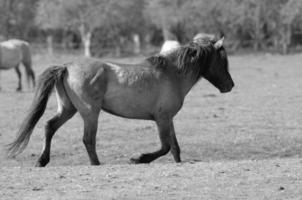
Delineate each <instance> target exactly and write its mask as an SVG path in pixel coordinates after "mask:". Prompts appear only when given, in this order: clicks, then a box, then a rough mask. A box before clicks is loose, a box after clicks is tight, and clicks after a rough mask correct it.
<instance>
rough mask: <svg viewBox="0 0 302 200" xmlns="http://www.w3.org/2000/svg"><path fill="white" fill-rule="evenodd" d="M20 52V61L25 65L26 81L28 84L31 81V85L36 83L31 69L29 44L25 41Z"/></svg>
mask: <svg viewBox="0 0 302 200" xmlns="http://www.w3.org/2000/svg"><path fill="white" fill-rule="evenodd" d="M21 49H22V53H23V60H22V63H23V65H24V67H25V73H26V77H27V83H28V85H30V81H32V84H33V87H35V85H36V80H35V73H34V71H33V69H32V60H31V52H30V47H29V44H28V43H27V42H26V43H24V44H23V45H22V46H21Z"/></svg>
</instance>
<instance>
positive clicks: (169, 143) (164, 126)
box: [130, 119, 180, 164]
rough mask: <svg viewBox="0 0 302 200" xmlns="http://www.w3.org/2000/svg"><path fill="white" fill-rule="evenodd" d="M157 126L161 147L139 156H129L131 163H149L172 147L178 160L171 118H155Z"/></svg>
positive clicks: (177, 149) (177, 148)
mask: <svg viewBox="0 0 302 200" xmlns="http://www.w3.org/2000/svg"><path fill="white" fill-rule="evenodd" d="M156 123H157V127H158V132H159V138H160V141H161V148H160V149H159V150H157V151H155V152H152V153H144V154H141V155H140V156H139V157H135V158H131V159H130V162H131V163H136V164H137V163H150V162H152V161H153V160H155V159H157V158H158V157H160V156H163V155H166V154H167V153H168V152H169V150H170V149H171V148H172V153H173V156H174V154H175V156H174V158H175V157H176V158H177V161H180V158H179V155H178V156H177V153H178V154H179V152H180V151H179V146H178V144H177V140H176V137H175V133H174V127H173V121H172V119H165V120H162V119H161V120H157V121H156Z"/></svg>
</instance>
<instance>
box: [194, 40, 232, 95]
mask: <svg viewBox="0 0 302 200" xmlns="http://www.w3.org/2000/svg"><path fill="white" fill-rule="evenodd" d="M223 40H224V37H221V38H220V39H218V40H217V39H216V40H215V39H211V40H210V44H209V45H211V46H212V47H213V50H212V53H211V56H210V59H209V60H208V62H207V64H208V66H207V68H206V70H205V71H204V72H203V77H204V78H205V79H207V80H208V81H209V82H210V83H212V84H213V85H214V86H215V87H216V88H218V89H219V90H220V92H222V93H225V92H230V91H231V90H232V88H233V87H234V82H233V80H232V77H231V75H230V73H229V67H228V57H227V53H226V50H225V49H224V47H223ZM194 41H195V42H198V41H196V39H195V38H194Z"/></svg>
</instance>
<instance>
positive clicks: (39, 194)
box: [0, 159, 302, 200]
mask: <svg viewBox="0 0 302 200" xmlns="http://www.w3.org/2000/svg"><path fill="white" fill-rule="evenodd" d="M0 172H1V174H2V176H1V177H0V181H1V183H5V184H3V185H2V186H1V189H0V196H2V199H16V200H19V199H24V200H25V199H28V200H31V199H74V200H77V199H255V200H256V199H257V200H260V199H270V200H271V199H282V200H285V199H301V197H302V187H301V186H302V160H297V159H283V160H280V159H276V160H265V161H239V162H238V161H235V162H230V161H228V162H210V163H208V162H204V163H183V164H150V165H135V166H134V165H105V166H102V167H90V166H76V167H73V166H67V167H49V168H43V169H39V168H27V167H25V168H20V167H13V168H2V169H1V170H0ZM0 198H1V197H0Z"/></svg>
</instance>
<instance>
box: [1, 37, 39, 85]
mask: <svg viewBox="0 0 302 200" xmlns="http://www.w3.org/2000/svg"><path fill="white" fill-rule="evenodd" d="M20 63H22V64H23V66H24V67H25V72H26V75H27V82H28V85H30V81H31V82H32V85H33V87H35V73H34V71H33V69H32V60H31V53H30V48H29V43H28V42H25V41H23V40H18V39H11V40H7V41H4V42H1V43H0V70H8V69H12V68H14V69H15V71H16V73H17V76H18V87H17V91H21V90H22V74H21V71H20V69H19V65H20ZM0 89H1V88H0Z"/></svg>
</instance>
